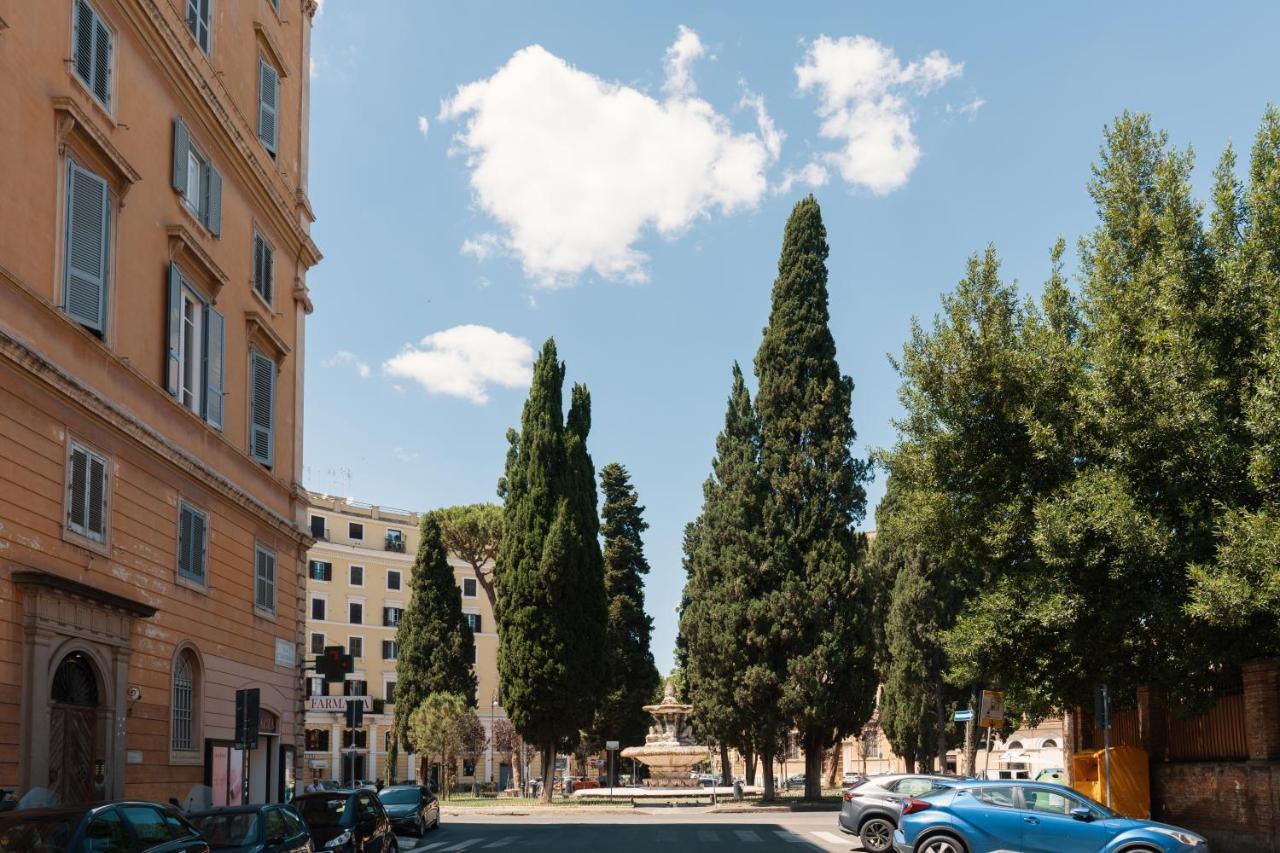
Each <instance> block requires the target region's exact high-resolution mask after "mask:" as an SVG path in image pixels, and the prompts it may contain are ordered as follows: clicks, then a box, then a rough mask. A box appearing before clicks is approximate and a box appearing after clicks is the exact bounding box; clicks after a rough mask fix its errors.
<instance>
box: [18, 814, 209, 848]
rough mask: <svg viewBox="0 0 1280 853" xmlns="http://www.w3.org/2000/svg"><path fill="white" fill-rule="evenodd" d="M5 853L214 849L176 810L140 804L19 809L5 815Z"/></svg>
mask: <svg viewBox="0 0 1280 853" xmlns="http://www.w3.org/2000/svg"><path fill="white" fill-rule="evenodd" d="M0 850H3V851H6V853H26V851H38V853H56V851H66V852H67V853H81V851H104V853H105V851H113V853H114V851H129V853H209V845H208V844H207V843H206V842H205V840H204V838H203V837H201V835H200V833H199V832H198V831H196V828H195V827H194V826H192V825H191V823H190V822H188V821H187V819H186V818H185V817H183V816H182V813H181V812H179V811H178V810H177V809H175V808H173V807H172V806H167V805H165V806H162V805H158V804H156V803H145V802H138V801H120V802H115V803H101V804H97V805H92V806H53V807H50V808H40V809H14V810H11V811H7V812H4V813H3V814H0Z"/></svg>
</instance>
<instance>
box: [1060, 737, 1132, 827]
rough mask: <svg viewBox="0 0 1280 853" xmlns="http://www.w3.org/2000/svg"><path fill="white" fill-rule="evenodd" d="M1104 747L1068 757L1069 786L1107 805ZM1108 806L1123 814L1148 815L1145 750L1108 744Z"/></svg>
mask: <svg viewBox="0 0 1280 853" xmlns="http://www.w3.org/2000/svg"><path fill="white" fill-rule="evenodd" d="M1106 752H1107V751H1106V750H1102V749H1099V750H1097V751H1096V752H1077V753H1075V754H1074V755H1072V756H1071V787H1072V788H1074V789H1076V790H1077V791H1079V792H1080V793H1082V794H1084V795H1086V796H1089V797H1092V798H1093V799H1095V800H1097V801H1098V802H1100V803H1102V804H1103V805H1106V804H1107V768H1106ZM1111 809H1112V811H1115V812H1118V813H1120V814H1122V815H1124V816H1125V817H1136V818H1142V819H1144V820H1146V819H1150V817H1151V774H1150V767H1149V763H1148V761H1147V753H1146V751H1145V750H1141V749H1138V748H1137V747H1133V746H1113V747H1111Z"/></svg>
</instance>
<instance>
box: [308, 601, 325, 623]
mask: <svg viewBox="0 0 1280 853" xmlns="http://www.w3.org/2000/svg"><path fill="white" fill-rule="evenodd" d="M327 605H328V602H327V601H325V600H324V599H323V598H312V599H311V618H312V619H315V620H316V621H317V622H323V621H324V620H325V608H326V606H327Z"/></svg>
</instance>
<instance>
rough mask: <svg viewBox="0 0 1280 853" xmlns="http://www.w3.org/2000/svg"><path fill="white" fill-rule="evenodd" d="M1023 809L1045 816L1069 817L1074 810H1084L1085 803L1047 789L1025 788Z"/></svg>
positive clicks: (1023, 791) (1023, 790)
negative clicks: (1042, 813)
mask: <svg viewBox="0 0 1280 853" xmlns="http://www.w3.org/2000/svg"><path fill="white" fill-rule="evenodd" d="M1022 804H1023V808H1026V809H1030V810H1031V811H1033V812H1044V813H1045V814H1056V815H1069V814H1071V810H1072V809H1079V808H1084V803H1081V802H1077V801H1075V800H1073V799H1071V798H1070V797H1067V796H1065V795H1063V794H1059V793H1058V792H1056V791H1050V790H1047V789H1045V788H1023V789H1022Z"/></svg>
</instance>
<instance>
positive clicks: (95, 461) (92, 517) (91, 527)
mask: <svg viewBox="0 0 1280 853" xmlns="http://www.w3.org/2000/svg"><path fill="white" fill-rule="evenodd" d="M88 504H89V506H88V513H87V514H88V519H87V521H88V523H87V524H86V528H87V529H88V532H89V538H91V539H97V540H98V541H99V542H102V541H105V540H106V538H107V460H105V459H103V458H102V457H101V456H99V455H97V454H96V453H90V454H89V499H88Z"/></svg>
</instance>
